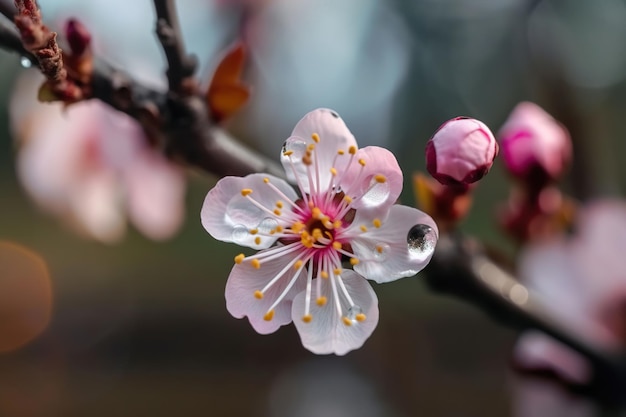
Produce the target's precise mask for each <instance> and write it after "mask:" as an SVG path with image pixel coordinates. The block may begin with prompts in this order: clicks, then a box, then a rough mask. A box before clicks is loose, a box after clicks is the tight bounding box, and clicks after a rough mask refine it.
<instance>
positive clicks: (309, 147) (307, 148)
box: [306, 144, 315, 152]
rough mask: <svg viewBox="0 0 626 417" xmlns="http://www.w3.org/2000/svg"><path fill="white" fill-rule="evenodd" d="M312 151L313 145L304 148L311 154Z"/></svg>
mask: <svg viewBox="0 0 626 417" xmlns="http://www.w3.org/2000/svg"><path fill="white" fill-rule="evenodd" d="M314 149H315V145H314V144H310V145H309V146H307V147H306V150H307V152H312V151H313V150H314Z"/></svg>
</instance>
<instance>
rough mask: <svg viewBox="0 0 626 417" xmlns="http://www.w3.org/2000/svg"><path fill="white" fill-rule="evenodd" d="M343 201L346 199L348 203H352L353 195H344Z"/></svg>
mask: <svg viewBox="0 0 626 417" xmlns="http://www.w3.org/2000/svg"><path fill="white" fill-rule="evenodd" d="M343 201H345V202H346V203H348V204H350V203H352V197H350V196H349V195H346V196H344V197H343Z"/></svg>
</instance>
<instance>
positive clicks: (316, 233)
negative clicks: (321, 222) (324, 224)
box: [312, 228, 324, 240]
mask: <svg viewBox="0 0 626 417" xmlns="http://www.w3.org/2000/svg"><path fill="white" fill-rule="evenodd" d="M312 235H313V239H315V240H320V239H322V238H323V237H324V235H323V234H322V229H317V228H316V229H313V233H312Z"/></svg>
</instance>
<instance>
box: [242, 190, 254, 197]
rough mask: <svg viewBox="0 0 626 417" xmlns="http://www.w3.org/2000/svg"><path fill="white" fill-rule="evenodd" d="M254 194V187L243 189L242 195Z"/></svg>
mask: <svg viewBox="0 0 626 417" xmlns="http://www.w3.org/2000/svg"><path fill="white" fill-rule="evenodd" d="M250 194H252V189H250V188H244V189H243V190H241V195H242V196H244V197H246V196H248V195H250Z"/></svg>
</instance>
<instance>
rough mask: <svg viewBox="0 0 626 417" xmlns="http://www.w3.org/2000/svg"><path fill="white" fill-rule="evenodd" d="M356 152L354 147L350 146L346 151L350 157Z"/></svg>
mask: <svg viewBox="0 0 626 417" xmlns="http://www.w3.org/2000/svg"><path fill="white" fill-rule="evenodd" d="M356 151H357V149H356V146H350V148H349V149H348V152H350V155H354V154H355V153H356Z"/></svg>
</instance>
